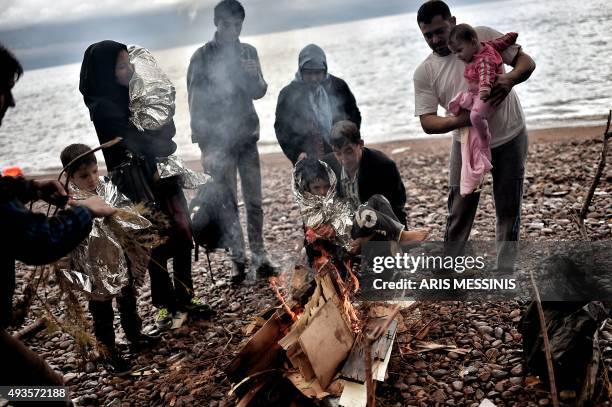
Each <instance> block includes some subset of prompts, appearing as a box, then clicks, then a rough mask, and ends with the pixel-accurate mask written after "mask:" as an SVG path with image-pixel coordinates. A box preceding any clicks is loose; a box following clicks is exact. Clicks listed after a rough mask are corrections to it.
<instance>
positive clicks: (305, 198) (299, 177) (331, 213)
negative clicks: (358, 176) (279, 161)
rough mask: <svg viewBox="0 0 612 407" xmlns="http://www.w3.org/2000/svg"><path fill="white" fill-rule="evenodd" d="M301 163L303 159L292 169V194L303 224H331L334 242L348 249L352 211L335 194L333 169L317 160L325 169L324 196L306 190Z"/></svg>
mask: <svg viewBox="0 0 612 407" xmlns="http://www.w3.org/2000/svg"><path fill="white" fill-rule="evenodd" d="M302 163H303V161H298V162H297V164H296V165H295V168H294V170H293V195H294V197H295V200H296V202H297V204H298V206H299V208H300V213H301V214H302V220H303V221H304V224H305V225H306V226H308V227H310V228H313V229H314V228H317V227H318V226H320V225H322V224H330V225H332V226H333V228H334V230H335V231H336V237H335V240H336V243H338V244H339V245H340V246H344V247H345V248H347V249H348V248H349V243H350V240H351V227H352V226H353V220H352V217H353V211H352V210H351V206H350V204H349V202H347V201H346V200H343V199H340V198H338V197H337V196H336V182H337V181H336V175H335V174H334V171H333V170H332V169H331V168H330V167H329V165H327V164H326V163H325V162H323V161H319V163H320V164H321V165H323V166H324V167H325V170H326V171H327V176H328V178H329V184H330V188H329V190H328V191H327V195H326V196H324V197H323V196H318V195H314V194H311V193H310V192H308V185H306V181H305V180H304V176H303V175H304V174H303V172H304V167H303V166H302Z"/></svg>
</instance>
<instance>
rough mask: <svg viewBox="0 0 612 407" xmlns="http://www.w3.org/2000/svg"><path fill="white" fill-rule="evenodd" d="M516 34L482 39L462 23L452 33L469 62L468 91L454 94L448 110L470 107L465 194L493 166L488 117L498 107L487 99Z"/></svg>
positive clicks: (451, 43)
mask: <svg viewBox="0 0 612 407" xmlns="http://www.w3.org/2000/svg"><path fill="white" fill-rule="evenodd" d="M517 37H518V34H517V33H514V32H511V33H508V34H506V35H504V36H502V37H500V38H498V39H496V40H493V41H487V42H480V41H478V36H477V34H476V31H475V30H474V29H473V28H472V27H471V26H469V25H468V24H459V25H457V26H455V27H454V28H453V30H452V31H451V33H450V36H449V40H448V47H449V48H450V50H451V51H453V53H454V54H455V55H457V58H459V59H461V60H462V61H465V62H466V65H465V71H464V73H463V76H464V77H465V79H466V81H467V83H468V90H467V92H461V93H459V94H458V95H457V96H455V98H454V99H453V100H452V101H451V102H450V104H449V110H450V111H451V112H452V113H455V114H457V113H459V110H460V109H462V108H463V109H468V110H470V121H471V122H472V127H470V129H469V133H468V139H467V140H466V141H465V142H463V141H462V144H461V160H462V164H461V182H460V185H459V186H460V193H461V195H462V196H465V195H467V194H470V193H472V192H477V188H479V186H480V185H481V184H482V182H483V180H484V176H485V174H486V172H487V171H489V170H490V169H491V168H492V165H491V149H490V147H489V142H490V140H491V134H490V133H489V123H488V118H489V117H490V116H491V114H493V112H494V111H495V109H494V107H493V106H491V104H490V103H488V102H487V101H486V100H487V98H488V97H489V95H490V94H491V87H492V86H493V84H494V83H495V78H496V77H497V75H500V74H503V73H504V71H503V61H502V57H501V55H500V52H502V51H503V50H505V49H506V48H508V47H509V46H510V45H512V44H514V43H515V42H516V38H517Z"/></svg>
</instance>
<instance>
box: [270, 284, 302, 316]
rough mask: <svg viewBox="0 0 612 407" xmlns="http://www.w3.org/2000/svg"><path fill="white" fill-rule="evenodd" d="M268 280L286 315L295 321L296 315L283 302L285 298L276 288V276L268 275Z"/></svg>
mask: <svg viewBox="0 0 612 407" xmlns="http://www.w3.org/2000/svg"><path fill="white" fill-rule="evenodd" d="M268 281H269V283H270V287H272V289H273V290H274V294H275V295H276V298H277V299H278V300H279V301H280V303H281V305H282V306H283V309H284V310H285V312H286V313H287V315H289V316H290V317H291V319H292V320H293V321H296V320H297V319H298V316H297V315H296V314H295V313H294V312H293V311H291V308H289V306H288V305H287V303H286V302H285V298H284V297H283V295H282V294H281V292H280V290H279V289H278V283H277V277H270V279H269V280H268Z"/></svg>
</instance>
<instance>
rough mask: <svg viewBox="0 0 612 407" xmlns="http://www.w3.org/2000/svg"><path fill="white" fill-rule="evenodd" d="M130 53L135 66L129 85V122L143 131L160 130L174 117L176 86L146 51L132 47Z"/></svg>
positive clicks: (135, 46) (138, 47) (129, 49)
mask: <svg viewBox="0 0 612 407" xmlns="http://www.w3.org/2000/svg"><path fill="white" fill-rule="evenodd" d="M128 53H129V55H130V62H131V63H132V64H133V65H134V75H133V76H132V79H131V80H130V85H129V97H130V112H131V117H130V120H131V121H132V123H134V126H136V128H137V129H138V130H140V131H144V130H157V129H159V128H161V127H162V126H164V125H165V124H168V123H169V122H170V121H171V120H172V118H173V117H174V112H175V103H174V99H175V93H176V92H175V89H174V85H173V84H172V82H171V81H170V78H168V76H167V75H166V74H165V73H164V72H163V71H162V70H161V69H160V68H159V66H158V65H157V62H156V61H155V58H153V55H151V53H150V52H149V51H148V50H147V49H146V48H143V47H140V46H138V45H131V46H130V47H129V48H128Z"/></svg>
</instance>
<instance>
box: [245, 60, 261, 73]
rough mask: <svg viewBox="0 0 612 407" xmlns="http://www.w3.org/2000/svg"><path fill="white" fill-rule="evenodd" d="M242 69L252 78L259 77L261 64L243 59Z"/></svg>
mask: <svg viewBox="0 0 612 407" xmlns="http://www.w3.org/2000/svg"><path fill="white" fill-rule="evenodd" d="M241 63H242V68H243V69H244V70H245V72H246V73H247V74H248V75H250V76H257V75H259V63H258V62H257V61H255V60H254V59H242V60H241Z"/></svg>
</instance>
